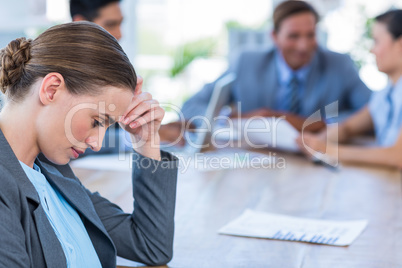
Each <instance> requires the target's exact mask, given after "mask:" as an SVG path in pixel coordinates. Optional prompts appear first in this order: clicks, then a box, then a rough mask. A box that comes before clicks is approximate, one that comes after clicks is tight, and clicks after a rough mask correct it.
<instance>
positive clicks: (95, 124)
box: [92, 119, 105, 127]
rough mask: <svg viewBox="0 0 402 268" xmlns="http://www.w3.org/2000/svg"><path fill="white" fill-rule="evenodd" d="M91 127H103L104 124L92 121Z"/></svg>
mask: <svg viewBox="0 0 402 268" xmlns="http://www.w3.org/2000/svg"><path fill="white" fill-rule="evenodd" d="M92 125H93V127H105V125H104V123H103V122H101V121H99V120H96V119H94V122H93V123H92Z"/></svg>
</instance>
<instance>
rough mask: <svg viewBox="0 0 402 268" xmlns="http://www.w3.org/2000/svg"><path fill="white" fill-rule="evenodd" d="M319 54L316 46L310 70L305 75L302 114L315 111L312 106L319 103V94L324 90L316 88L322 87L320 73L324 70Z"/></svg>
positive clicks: (305, 114) (319, 51)
mask: <svg viewBox="0 0 402 268" xmlns="http://www.w3.org/2000/svg"><path fill="white" fill-rule="evenodd" d="M323 60H324V59H323V57H322V55H321V49H320V48H318V49H317V51H316V53H315V55H314V57H313V61H312V63H311V70H310V72H309V74H308V76H307V81H306V86H305V88H304V94H303V101H302V103H303V105H302V111H301V112H302V115H304V116H310V115H311V114H313V113H314V112H316V111H313V110H312V109H311V108H312V107H317V106H319V104H320V99H321V96H322V94H323V92H324V90H318V89H319V88H323V85H322V84H321V83H320V78H321V74H322V73H323V71H324V68H325V64H324V62H323Z"/></svg>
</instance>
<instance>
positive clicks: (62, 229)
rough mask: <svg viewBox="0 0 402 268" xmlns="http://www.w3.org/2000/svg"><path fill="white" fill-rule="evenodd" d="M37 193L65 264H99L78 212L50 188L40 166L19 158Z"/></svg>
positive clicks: (87, 265) (99, 265)
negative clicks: (29, 164)
mask: <svg viewBox="0 0 402 268" xmlns="http://www.w3.org/2000/svg"><path fill="white" fill-rule="evenodd" d="M20 164H21V166H22V168H23V169H24V171H25V174H26V175H27V177H28V178H29V180H30V181H31V182H32V184H33V185H34V187H35V189H36V191H37V192H38V195H39V198H40V201H41V203H42V206H43V209H44V211H45V213H46V216H47V218H48V220H49V222H50V224H51V225H52V227H53V230H54V232H55V233H56V236H57V238H58V239H59V241H60V244H61V246H62V248H63V251H64V254H65V256H66V260H67V267H94V268H95V267H102V265H101V263H100V261H99V258H98V255H97V253H96V251H95V248H94V246H93V244H92V241H91V239H90V238H89V235H88V233H87V230H86V229H85V226H84V224H83V223H82V220H81V218H80V216H79V215H78V213H77V211H76V210H75V209H74V208H73V207H71V205H70V204H69V203H68V202H67V201H66V200H65V199H64V197H63V196H62V195H61V194H60V193H59V191H57V189H55V188H53V187H52V186H51V185H50V183H49V182H48V180H47V179H46V177H45V176H44V175H43V174H42V173H41V170H40V168H39V167H38V166H37V165H35V164H34V169H32V168H30V167H28V166H27V165H25V164H24V163H23V162H21V161H20Z"/></svg>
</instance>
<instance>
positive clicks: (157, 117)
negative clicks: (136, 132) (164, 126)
mask: <svg viewBox="0 0 402 268" xmlns="http://www.w3.org/2000/svg"><path fill="white" fill-rule="evenodd" d="M164 115H165V111H164V110H163V109H162V108H161V107H157V108H154V109H151V110H149V111H147V112H146V113H145V114H143V115H141V116H140V117H138V118H137V119H136V120H134V121H132V122H131V123H130V124H129V126H130V128H137V127H140V126H143V125H147V124H149V123H150V122H152V121H156V122H158V123H159V124H160V123H161V121H162V119H163V117H164Z"/></svg>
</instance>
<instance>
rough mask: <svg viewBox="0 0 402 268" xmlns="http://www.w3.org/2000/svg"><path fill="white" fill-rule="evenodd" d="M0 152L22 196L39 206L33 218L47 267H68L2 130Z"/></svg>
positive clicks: (36, 195) (43, 212)
mask: <svg viewBox="0 0 402 268" xmlns="http://www.w3.org/2000/svg"><path fill="white" fill-rule="evenodd" d="M0 152H1V153H0V165H2V166H3V168H4V169H7V170H8V171H9V172H10V173H11V174H13V177H14V179H15V180H16V181H17V182H18V184H19V186H20V187H21V195H25V196H26V198H27V199H30V200H32V201H34V202H35V203H36V204H37V207H36V209H35V210H34V211H33V213H32V217H33V219H34V221H35V225H36V230H37V232H38V236H39V240H40V243H41V245H42V249H43V255H44V258H45V262H46V265H47V267H57V268H59V267H60V268H64V267H67V263H66V262H65V261H64V262H61V263H60V260H65V259H66V257H65V255H64V252H63V249H62V247H61V245H60V242H59V240H58V238H57V236H56V234H55V232H54V231H53V228H52V226H51V225H50V223H49V220H48V219H47V216H46V214H45V211H44V210H43V207H42V205H41V203H40V199H39V195H38V193H37V191H36V189H35V187H34V186H33V184H32V183H31V181H30V180H29V178H28V177H27V176H26V174H25V172H24V170H23V169H22V167H21V164H20V163H19V160H18V159H17V157H16V156H15V154H14V152H13V150H12V149H11V147H10V145H9V144H8V141H7V140H6V138H5V137H4V134H3V132H2V131H1V130H0Z"/></svg>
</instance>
